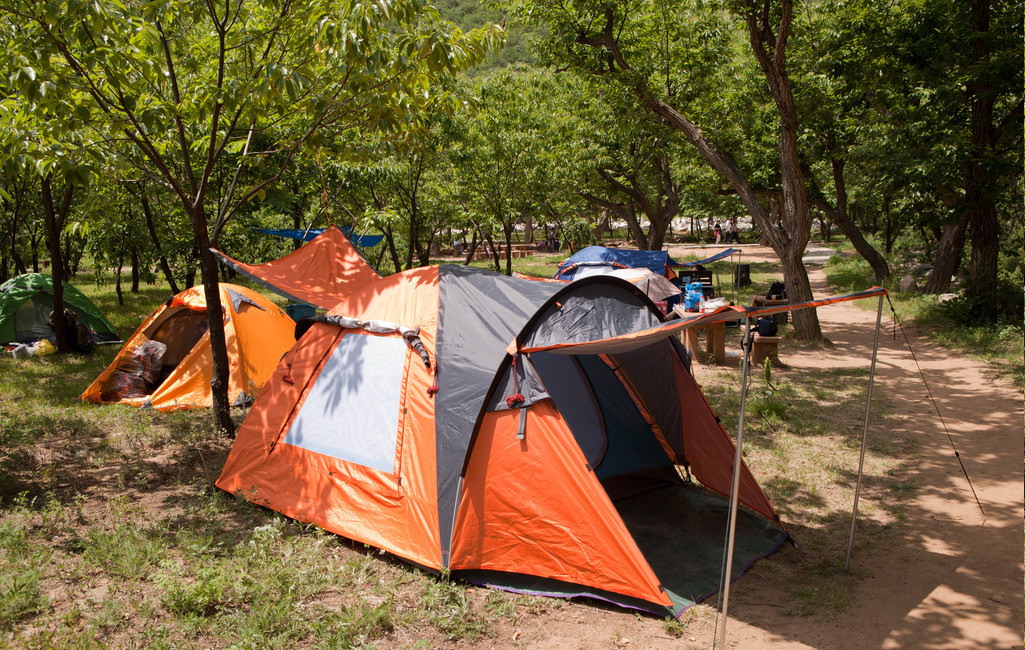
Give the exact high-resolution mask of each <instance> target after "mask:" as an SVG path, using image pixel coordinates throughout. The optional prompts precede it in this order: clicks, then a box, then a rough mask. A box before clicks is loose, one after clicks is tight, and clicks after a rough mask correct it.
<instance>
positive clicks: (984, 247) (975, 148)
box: [964, 0, 1000, 321]
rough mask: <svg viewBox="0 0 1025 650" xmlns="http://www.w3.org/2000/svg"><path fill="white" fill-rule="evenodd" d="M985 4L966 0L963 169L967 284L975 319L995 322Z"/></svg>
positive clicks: (995, 233)
mask: <svg viewBox="0 0 1025 650" xmlns="http://www.w3.org/2000/svg"><path fill="white" fill-rule="evenodd" d="M989 9H990V0H971V28H972V38H971V41H970V46H971V63H972V69H973V70H977V71H979V72H975V75H976V76H975V77H973V78H972V79H970V80H969V81H968V83H967V84H966V87H967V91H968V93H967V94H968V98H969V101H970V104H971V159H970V160H969V162H968V163H967V169H966V170H965V179H964V186H965V204H966V205H965V207H966V213H967V216H968V232H969V234H970V235H971V240H972V256H971V263H970V265H969V268H968V285H969V289H970V290H971V292H972V294H973V295H975V296H977V297H978V299H979V300H978V301H977V304H978V306H979V312H980V313H979V315H980V316H981V317H982V318H983V319H985V320H990V321H992V320H994V319H996V315H997V313H998V311H999V306H998V304H997V299H996V290H997V260H998V255H999V250H1000V224H999V221H998V219H997V209H996V203H995V202H994V200H993V193H992V190H991V188H990V186H991V185H992V183H993V179H992V171H991V165H990V157H991V155H992V148H993V142H994V137H993V134H994V126H993V106H994V103H995V102H996V97H997V89H996V88H995V87H994V86H993V84H992V83H991V82H990V81H989V79H987V78H985V77H984V76H983V75H985V74H986V72H984V70H985V65H986V63H987V62H988V61H989V55H990V43H989Z"/></svg>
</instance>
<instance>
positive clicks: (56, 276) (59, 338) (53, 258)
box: [42, 177, 75, 352]
mask: <svg viewBox="0 0 1025 650" xmlns="http://www.w3.org/2000/svg"><path fill="white" fill-rule="evenodd" d="M74 190H75V188H74V186H73V185H72V184H71V183H70V182H69V183H68V184H67V189H66V190H65V192H64V201H63V203H62V205H61V211H60V213H58V212H57V211H56V209H55V208H54V205H53V193H52V190H51V188H50V179H49V178H48V177H47V178H43V181H42V202H43V216H44V217H45V219H46V235H47V236H46V243H47V247H48V248H49V250H50V277H51V278H52V279H53V335H54V339H55V341H56V347H57V351H58V352H67V351H68V349H69V346H68V332H66V331H64V330H65V328H64V263H63V261H62V260H61V237H60V236H61V225H62V222H63V218H64V217H65V216H66V215H67V213H68V208H69V207H70V206H71V197H72V194H73V193H74Z"/></svg>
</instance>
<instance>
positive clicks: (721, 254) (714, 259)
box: [669, 248, 741, 266]
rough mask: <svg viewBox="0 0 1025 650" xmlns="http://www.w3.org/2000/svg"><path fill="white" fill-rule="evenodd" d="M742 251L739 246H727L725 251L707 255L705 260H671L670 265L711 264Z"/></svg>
mask: <svg viewBox="0 0 1025 650" xmlns="http://www.w3.org/2000/svg"><path fill="white" fill-rule="evenodd" d="M740 252H741V250H740V249H739V248H727V249H726V250H724V251H721V252H719V253H716V254H715V255H713V256H711V257H706V258H705V259H703V260H698V261H697V262H673V261H672V260H670V264H669V266H697V265H698V264H711V263H712V262H718V261H719V260H721V259H723V258H724V257H729V256H730V255H733V254H734V253H740Z"/></svg>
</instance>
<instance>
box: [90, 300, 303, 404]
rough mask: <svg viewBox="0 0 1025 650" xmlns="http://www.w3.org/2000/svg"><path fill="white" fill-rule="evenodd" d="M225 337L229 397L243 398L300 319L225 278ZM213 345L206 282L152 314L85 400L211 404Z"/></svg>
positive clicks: (251, 393)
mask: <svg viewBox="0 0 1025 650" xmlns="http://www.w3.org/2000/svg"><path fill="white" fill-rule="evenodd" d="M220 290H221V305H222V306H223V309H224V335H225V338H226V339H227V348H228V363H229V366H228V368H229V380H228V400H229V401H230V402H231V403H232V404H233V405H241V404H244V403H246V402H247V401H249V400H250V399H252V398H253V397H255V394H256V392H257V391H258V390H259V389H260V388H261V387H262V386H263V384H264V382H266V381H267V378H268V377H269V376H270V374H271V373H272V372H273V371H274V367H275V366H276V365H277V364H278V361H279V360H280V359H281V356H282V355H283V354H284V353H285V352H287V351H288V350H289V349H290V348H291V347H292V345H294V344H295V323H294V322H293V321H292V319H291V318H289V317H288V316H287V315H286V314H285V312H283V311H282V310H281V309H280V308H279V307H278V306H277V305H275V304H274V303H272V302H271V301H270V300H268V299H267V298H265V297H263V296H262V295H260V294H258V293H256V292H255V291H252V290H250V289H246V288H245V287H240V286H237V285H234V284H221V285H220ZM212 377H213V356H212V354H211V349H210V335H209V332H208V325H207V315H206V298H205V296H204V294H203V287H202V286H196V287H192V288H191V289H186V290H185V291H183V292H181V293H179V294H178V295H177V296H175V297H173V298H171V299H169V300H168V301H167V302H165V303H164V304H163V305H161V306H160V307H158V308H157V309H156V310H154V311H153V313H151V314H150V315H149V316H148V317H147V318H146V320H144V321H143V323H142V325H140V326H139V328H138V329H137V330H135V332H134V333H133V334H132V336H131V338H129V339H128V343H126V344H125V346H124V347H123V348H122V349H121V351H120V352H119V353H118V355H117V356H116V357H114V360H113V361H112V362H111V364H110V366H108V367H107V369H106V370H104V371H103V372H102V373H101V374H100V376H99V377H97V378H96V380H95V381H94V382H93V383H92V384H90V385H89V387H88V388H86V389H85V392H83V393H82V396H81V397H80V399H82V400H86V401H90V402H98V403H100V404H113V403H121V404H129V405H131V406H149V407H152V408H155V409H157V410H160V411H173V410H177V409H186V408H209V407H210V406H212V404H213V401H212V395H211V391H210V381H211V379H212Z"/></svg>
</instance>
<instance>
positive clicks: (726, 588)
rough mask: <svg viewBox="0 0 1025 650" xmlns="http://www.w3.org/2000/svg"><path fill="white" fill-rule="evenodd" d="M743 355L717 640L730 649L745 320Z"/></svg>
mask: <svg viewBox="0 0 1025 650" xmlns="http://www.w3.org/2000/svg"><path fill="white" fill-rule="evenodd" d="M741 349H742V352H743V355H744V356H743V364H742V367H743V371H742V375H741V379H740V416H739V418H738V420H737V449H736V453H734V455H733V484H732V486H731V487H730V516H729V526H728V527H727V529H726V530H727V532H726V548H725V549H724V551H723V552H724V554H725V556H726V559H725V561H724V563H723V569H722V582H720V584H719V592H720V593H721V594H722V611H721V612H720V613H719V625H718V628H717V629H716V633H715V639H716V647H717V648H725V647H726V619H727V618H728V617H729V608H730V580H731V578H732V577H733V542H734V539H735V538H736V534H737V502H738V500H739V497H740V471H741V469H742V468H743V463H744V410H745V406H746V405H747V377H748V372H749V370H750V361H749V359H750V354H751V319H750V318H745V319H744V338H743V339H741Z"/></svg>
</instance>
